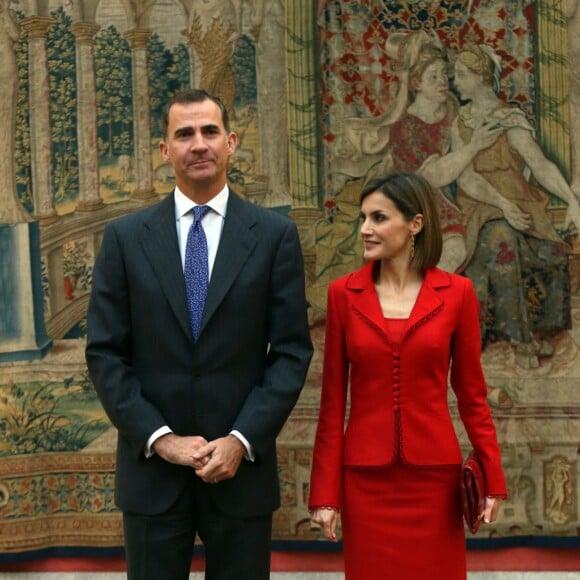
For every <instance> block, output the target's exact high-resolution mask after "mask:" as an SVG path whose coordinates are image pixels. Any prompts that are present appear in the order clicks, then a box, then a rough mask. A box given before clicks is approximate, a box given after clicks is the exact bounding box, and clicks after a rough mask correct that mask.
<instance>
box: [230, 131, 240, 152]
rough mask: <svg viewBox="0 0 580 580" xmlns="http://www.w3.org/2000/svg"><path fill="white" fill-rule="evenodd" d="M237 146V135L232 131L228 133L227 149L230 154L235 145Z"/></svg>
mask: <svg viewBox="0 0 580 580" xmlns="http://www.w3.org/2000/svg"><path fill="white" fill-rule="evenodd" d="M237 146H238V135H237V133H234V132H233V131H232V132H231V133H230V134H229V135H228V151H229V153H230V155H232V154H233V153H234V151H235V150H236V147H237Z"/></svg>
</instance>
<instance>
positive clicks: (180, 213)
mask: <svg viewBox="0 0 580 580" xmlns="http://www.w3.org/2000/svg"><path fill="white" fill-rule="evenodd" d="M173 195H174V196H175V222H176V225H177V241H178V243H179V252H180V254H181V267H182V268H184V267H185V247H186V245H187V234H188V233H189V228H190V227H191V225H192V224H193V219H194V218H193V212H192V211H191V210H192V209H193V208H194V207H195V206H196V205H198V204H196V203H194V202H193V201H191V199H189V198H188V197H187V196H186V195H184V194H183V193H182V192H181V191H180V189H179V187H177V186H176V187H175V192H174V194H173ZM229 195H230V192H229V189H228V186H227V185H226V186H225V187H224V188H223V189H222V190H221V191H220V192H219V193H218V194H217V195H216V196H215V197H213V198H212V199H210V200H209V201H208V203H206V204H205V205H207V206H209V207H210V208H211V211H208V212H207V214H206V215H205V216H204V218H203V219H202V221H201V226H202V227H203V231H204V232H205V237H206V239H207V254H208V270H209V278H210V280H211V274H212V271H213V265H214V263H215V257H216V255H217V250H218V246H219V243H220V237H221V235H222V229H223V227H224V220H225V218H226V211H227V206H228V198H229ZM172 432H173V431H172V430H171V429H170V428H169V427H168V426H167V425H165V426H163V427H160V428H159V429H157V431H155V432H154V433H153V434H152V435H151V437H149V439H148V441H147V446H146V449H145V455H146V456H147V457H151V456H152V455H153V453H154V452H153V443H155V441H156V440H157V439H159V437H161V436H162V435H167V433H172ZM230 435H233V436H234V437H237V438H238V439H239V440H240V441H241V442H242V444H243V445H244V447H245V448H246V459H248V460H249V461H254V450H253V449H252V446H251V445H250V443H249V441H248V440H247V439H246V438H245V437H244V436H243V435H242V434H241V433H240V432H239V431H236V430H233V431H231V432H230Z"/></svg>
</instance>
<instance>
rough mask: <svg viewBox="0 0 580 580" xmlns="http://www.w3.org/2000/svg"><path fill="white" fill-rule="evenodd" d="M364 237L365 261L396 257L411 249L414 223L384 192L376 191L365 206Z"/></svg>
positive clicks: (362, 233)
mask: <svg viewBox="0 0 580 580" xmlns="http://www.w3.org/2000/svg"><path fill="white" fill-rule="evenodd" d="M361 218H362V224H361V230H360V231H361V236H362V240H363V245H364V254H363V257H364V259H365V260H385V259H386V260H393V259H395V258H397V257H401V256H404V257H405V258H406V259H407V260H408V259H409V257H410V252H411V232H414V222H413V220H412V221H410V222H409V221H407V220H406V219H405V217H404V215H403V214H402V213H401V212H400V211H399V210H398V209H397V206H396V205H395V204H394V203H393V202H392V201H391V200H390V199H389V198H388V197H387V196H386V195H384V194H383V193H381V192H380V191H375V192H374V193H371V194H369V195H367V197H365V199H364V200H363V202H362V205H361Z"/></svg>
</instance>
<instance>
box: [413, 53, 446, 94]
mask: <svg viewBox="0 0 580 580" xmlns="http://www.w3.org/2000/svg"><path fill="white" fill-rule="evenodd" d="M415 88H416V91H417V93H421V94H423V95H424V96H425V97H427V98H428V99H429V100H432V101H435V102H437V103H444V102H445V101H446V100H447V97H448V93H449V79H448V77H447V63H446V62H444V61H442V60H436V61H434V62H432V63H431V64H430V65H428V66H427V68H425V70H424V71H423V74H422V75H421V79H420V80H419V82H418V83H417V85H416V87H415Z"/></svg>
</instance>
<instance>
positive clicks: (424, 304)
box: [346, 262, 451, 343]
mask: <svg viewBox="0 0 580 580" xmlns="http://www.w3.org/2000/svg"><path fill="white" fill-rule="evenodd" d="M374 264H375V262H369V263H367V264H366V265H365V266H364V267H363V268H361V269H360V270H357V271H356V272H354V273H353V274H352V275H351V276H350V277H349V279H348V281H347V283H346V288H347V289H348V290H349V291H351V292H352V306H353V308H354V310H355V311H356V312H357V314H358V316H359V317H360V318H361V319H362V320H364V321H365V322H366V323H367V324H368V325H369V327H370V328H372V329H373V330H374V331H375V332H377V333H378V334H380V335H381V336H382V337H383V338H384V339H385V340H386V341H387V342H389V343H391V340H390V338H389V335H388V333H387V332H386V327H385V322H384V316H383V311H382V309H381V304H380V302H379V297H378V295H377V291H376V289H375V284H374V278H373V270H374ZM450 284H451V279H450V277H449V274H448V273H447V272H444V271H443V270H439V269H438V268H429V269H428V270H427V271H426V272H425V279H424V280H423V285H422V286H421V290H420V292H419V296H418V297H417V301H416V302H415V306H414V307H413V310H412V311H411V316H410V317H409V325H408V327H407V331H406V333H405V337H407V336H409V334H411V333H412V332H414V331H415V330H416V329H417V328H418V327H419V326H421V325H422V324H423V323H424V322H426V321H427V320H429V319H430V318H431V317H433V316H435V315H436V314H437V313H438V312H440V311H441V309H442V308H443V307H444V304H443V301H442V299H441V297H440V295H439V293H438V292H437V290H438V289H439V288H445V287H447V286H449V285H450Z"/></svg>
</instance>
